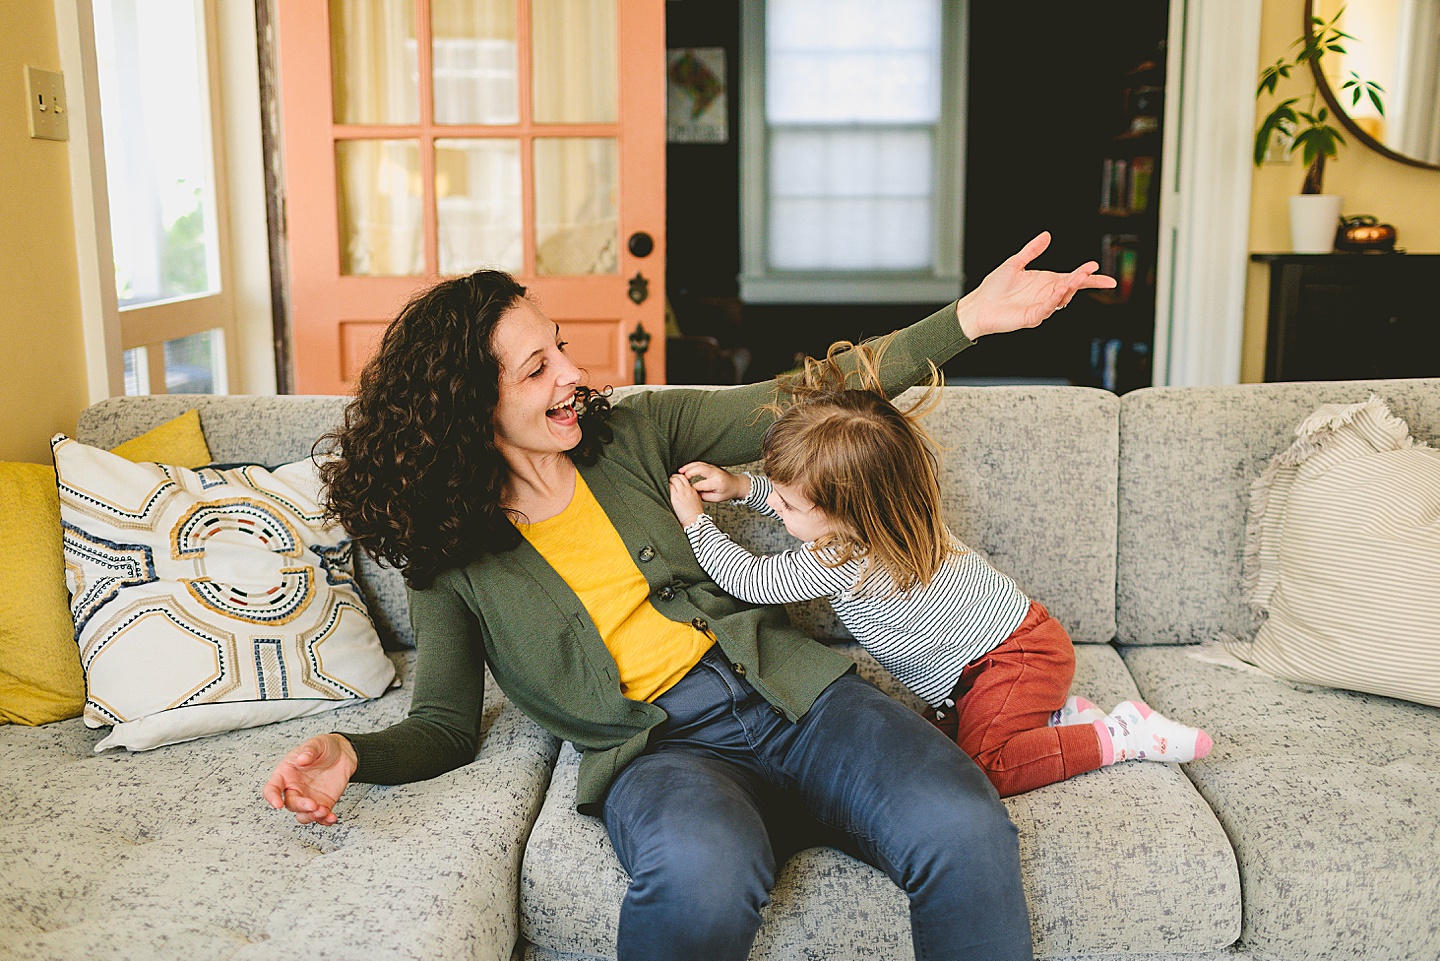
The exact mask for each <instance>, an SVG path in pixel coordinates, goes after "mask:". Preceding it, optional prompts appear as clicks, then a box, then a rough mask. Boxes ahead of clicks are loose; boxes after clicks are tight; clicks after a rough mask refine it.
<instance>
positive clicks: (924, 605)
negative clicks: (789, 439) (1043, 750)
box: [685, 476, 1030, 707]
mask: <svg viewBox="0 0 1440 961" xmlns="http://www.w3.org/2000/svg"><path fill="white" fill-rule="evenodd" d="M771 489H772V488H771V486H770V482H769V481H768V480H767V479H766V478H764V477H753V476H752V478H751V489H750V496H749V497H748V498H746V499H745V500H744V501H741V503H743V504H744V505H745V506H747V507H749V508H751V509H752V510H756V511H759V512H760V513H762V514H765V515H767V516H769V517H776V518H777V519H778V515H777V514H776V513H775V512H774V511H772V510H771V509H770V508H769V507H768V506H767V505H766V504H765V498H766V497H768V496H769V494H770V491H771ZM685 533H686V535H687V536H688V537H689V538H690V546H691V548H692V549H693V550H694V551H695V557H696V558H697V559H698V560H699V561H700V566H701V567H703V568H705V571H706V573H708V574H709V575H710V576H711V577H712V578H714V579H715V583H716V584H718V585H719V586H720V587H721V588H722V589H724V590H725V591H728V592H729V593H730V594H732V595H733V596H735V597H738V598H740V599H741V600H743V601H749V602H750V603H752V604H788V603H792V602H795V601H805V600H811V599H814V598H819V597H825V598H828V599H829V600H830V603H831V605H832V606H833V607H834V608H835V613H836V614H837V615H838V616H839V618H840V620H841V621H842V622H844V624H845V626H846V627H847V628H849V630H850V633H851V634H853V635H855V639H856V640H857V641H859V642H860V643H861V644H862V645H864V647H865V649H866V650H867V651H869V652H870V654H871V656H873V657H874V658H875V660H876V661H878V662H879V663H880V666H881V667H883V668H885V669H886V670H887V671H889V672H890V673H891V674H893V675H895V677H896V679H897V680H899V681H900V682H901V683H902V684H904V685H905V686H906V687H908V688H909V689H910V690H911V691H913V692H915V694H916V695H917V696H918V697H920V698H922V699H923V700H924V701H925V702H926V703H928V704H930V705H931V706H934V707H938V706H940V705H941V702H943V701H944V700H945V699H946V698H948V697H949V696H950V692H951V691H952V690H953V689H954V687H955V683H956V682H957V681H958V680H959V679H960V672H961V671H963V670H964V669H965V665H967V664H969V663H970V662H971V661H973V660H975V658H977V657H979V656H980V655H982V654H985V653H987V652H989V651H990V650H992V649H994V648H995V646H996V645H998V644H999V643H1000V642H1001V641H1003V640H1005V638H1007V637H1009V636H1010V635H1011V634H1012V633H1013V632H1014V631H1015V628H1017V627H1019V626H1020V622H1021V621H1023V620H1024V619H1025V614H1026V612H1027V611H1028V610H1029V607H1030V600H1029V598H1027V597H1026V596H1025V595H1024V593H1022V592H1021V590H1020V588H1019V587H1018V586H1017V585H1016V584H1015V582H1014V581H1013V580H1011V579H1010V578H1009V577H1007V576H1005V575H1004V574H1002V573H1000V572H999V571H997V570H996V569H995V568H993V567H991V566H990V564H989V563H988V562H987V561H986V560H985V559H984V558H982V557H981V556H980V555H978V554H976V553H975V552H974V551H971V550H970V549H969V548H967V547H965V545H963V544H961V543H960V542H959V541H958V540H955V541H954V543H955V546H956V547H957V548H958V549H959V550H960V551H961V553H959V554H957V555H954V556H952V557H951V558H950V559H949V560H948V561H946V563H945V564H944V565H943V566H942V567H941V568H940V570H939V572H937V573H936V575H935V577H934V579H933V580H931V581H930V583H929V584H925V585H922V586H918V587H915V588H913V589H911V590H910V591H908V592H906V593H905V594H901V595H898V596H895V597H888V598H887V597H886V596H885V595H886V594H887V593H888V592H889V588H890V583H891V582H890V581H889V577H888V575H887V574H886V573H885V572H884V571H879V572H877V573H876V574H875V576H874V577H872V578H871V582H870V584H868V585H867V586H866V589H865V592H864V594H863V595H861V596H856V595H855V594H854V593H853V591H854V588H855V585H856V583H857V582H858V581H859V579H860V574H861V565H860V563H859V562H858V561H851V562H849V563H847V564H843V565H841V566H839V567H826V566H825V565H824V564H822V563H820V559H819V558H818V557H816V555H815V552H814V551H813V550H811V549H810V545H808V544H807V545H806V546H805V548H803V549H800V550H788V551H783V552H781V553H779V554H772V555H769V556H767V557H760V556H757V555H755V554H752V553H750V551H748V550H746V549H745V548H743V547H741V546H740V545H739V544H736V543H735V542H734V541H732V540H731V539H730V538H729V537H728V536H727V535H726V534H725V532H724V531H722V530H720V528H718V527H716V526H715V522H714V521H712V520H711V519H710V517H709V516H708V515H706V514H701V515H700V517H699V518H698V519H697V520H696V521H695V523H694V524H692V525H690V526H689V527H687V528H685ZM952 540H954V538H953V536H952Z"/></svg>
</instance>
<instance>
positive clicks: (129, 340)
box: [55, 0, 275, 403]
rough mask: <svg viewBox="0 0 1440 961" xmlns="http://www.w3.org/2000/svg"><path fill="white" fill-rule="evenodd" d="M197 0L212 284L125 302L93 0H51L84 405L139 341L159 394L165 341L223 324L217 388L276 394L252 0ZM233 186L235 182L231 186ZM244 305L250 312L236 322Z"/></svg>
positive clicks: (112, 387)
mask: <svg viewBox="0 0 1440 961" xmlns="http://www.w3.org/2000/svg"><path fill="white" fill-rule="evenodd" d="M195 3H196V8H197V12H199V14H200V18H199V19H200V22H201V23H203V26H204V31H205V36H204V39H205V50H204V58H205V61H204V62H205V69H206V76H205V78H204V79H205V83H206V86H207V88H208V89H207V93H208V97H209V102H210V128H209V129H208V130H206V131H205V134H206V136H207V137H208V139H209V141H210V148H211V149H210V153H211V159H212V166H213V168H214V169H213V174H212V175H213V177H214V185H215V207H216V210H215V223H216V240H217V250H216V259H217V262H218V267H219V283H218V284H217V285H216V286H217V292H216V293H213V294H209V295H203V296H199V297H188V298H177V299H174V300H166V301H160V302H157V303H153V304H146V305H143V306H137V307H131V308H127V309H125V310H121V309H120V307H119V303H118V299H117V296H116V291H115V266H114V249H113V246H112V241H111V234H110V199H109V197H110V194H109V184H108V180H107V176H106V168H105V143H104V131H103V127H102V124H101V117H100V106H99V104H100V89H99V78H98V71H97V67H96V55H95V20H94V8H93V5H92V3H91V0H55V15H56V26H57V33H58V35H59V36H58V38H59V46H60V61H61V67H62V70H63V71H64V74H65V90H66V97H67V99H68V101H69V104H70V110H69V114H70V118H71V120H70V129H69V136H70V141H71V142H70V151H69V154H70V180H71V201H72V209H73V215H74V219H75V246H76V254H77V258H78V263H79V293H80V307H81V316H82V323H83V329H84V338H85V362H86V370H87V386H88V393H89V399H90V402H91V403H96V402H98V401H101V400H104V399H105V398H107V397H115V396H121V395H123V394H124V393H125V386H124V373H123V370H124V367H123V356H124V352H125V351H127V350H132V349H135V348H144V349H145V356H146V358H147V363H146V364H144V365H143V368H144V369H145V370H148V374H149V380H148V388H149V392H150V393H156V394H159V393H164V392H165V362H164V361H165V343H166V342H167V341H171V340H176V339H179V338H182V337H188V336H190V335H192V334H198V333H203V332H205V331H208V330H219V331H220V332H221V340H222V341H223V346H222V347H221V350H220V359H219V362H218V364H217V367H218V369H217V371H216V374H217V378H216V385H215V386H216V392H217V393H224V392H228V390H229V389H230V388H231V387H234V386H240V387H241V389H246V390H248V391H249V392H251V393H274V392H275V373H274V352H273V345H272V336H273V334H272V324H271V311H270V290H269V287H270V281H269V249H268V246H269V245H268V234H267V231H266V226H265V206H264V174H263V154H262V151H261V149H260V143H261V130H260V118H259V113H258V103H259V70H258V55H257V53H256V49H255V48H256V44H255V21H254V8H253V6H251V5H250V4H230V3H220V2H217V0H195ZM222 23H223V29H222ZM237 107H238V108H239V109H238V110H237ZM252 108H254V111H255V112H254V116H253V117H252V116H249V114H250V112H251V109H252ZM227 110H229V111H230V112H231V113H234V114H236V115H237V116H239V117H240V120H239V122H231V123H229V124H227V123H226V115H227ZM241 114H243V115H244V116H241ZM232 156H233V157H234V158H235V159H232ZM227 173H228V174H230V176H227ZM231 177H235V178H237V179H235V180H232V179H231ZM232 185H233V186H236V187H238V188H239V189H238V190H235V191H233V192H232V189H231V188H232ZM257 202H258V207H257ZM237 203H238V206H236V204H237ZM247 211H248V212H247ZM257 211H258V213H257ZM232 214H239V215H238V216H232ZM242 308H243V310H244V311H245V315H246V316H247V317H249V318H251V319H252V320H253V323H247V324H245V325H243V329H242V325H241V323H240V322H239V314H240V312H241V310H242Z"/></svg>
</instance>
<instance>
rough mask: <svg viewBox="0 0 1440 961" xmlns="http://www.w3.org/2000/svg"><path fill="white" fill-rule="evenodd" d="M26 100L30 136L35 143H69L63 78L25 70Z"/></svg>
mask: <svg viewBox="0 0 1440 961" xmlns="http://www.w3.org/2000/svg"><path fill="white" fill-rule="evenodd" d="M25 96H26V97H28V98H29V100H30V110H29V114H30V136H31V137H32V138H34V139H37V140H69V139H70V125H69V123H68V122H67V120H66V117H65V75H64V74H62V73H58V72H56V71H52V70H38V69H36V68H35V67H26V68H25Z"/></svg>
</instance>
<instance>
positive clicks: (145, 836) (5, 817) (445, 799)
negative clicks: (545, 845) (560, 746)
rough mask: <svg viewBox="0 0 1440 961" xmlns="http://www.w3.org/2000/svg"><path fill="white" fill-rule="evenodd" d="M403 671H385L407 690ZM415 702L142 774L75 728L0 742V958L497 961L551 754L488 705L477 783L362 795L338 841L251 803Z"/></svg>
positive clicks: (523, 722)
mask: <svg viewBox="0 0 1440 961" xmlns="http://www.w3.org/2000/svg"><path fill="white" fill-rule="evenodd" d="M413 657H414V655H413V653H410V654H404V655H402V654H399V653H397V654H393V655H392V658H394V659H395V661H396V663H397V667H399V669H400V670H401V673H402V675H403V676H405V677H406V678H407V679H408V677H409V674H410V667H411V664H410V663H409V661H410V660H413ZM409 700H410V697H409V687H408V682H407V686H406V687H404V688H401V689H400V690H397V691H392V692H391V693H389V694H386V695H385V696H384V697H381V698H379V699H378V700H375V701H371V702H367V703H365V704H363V705H360V706H358V707H353V708H346V709H344V711H343V715H336V714H328V715H324V716H320V717H313V718H302V719H300V720H296V721H288V722H285V723H281V724H272V725H268V726H266V727H259V728H251V729H249V730H244V731H237V732H234V733H231V734H226V735H221V736H219V737H211V738H203V739H201V740H197V741H190V742H187V743H185V744H176V745H171V746H168V747H163V748H158V749H156V750H154V751H150V752H147V753H144V754H127V753H126V752H123V751H112V752H107V753H105V754H103V755H96V754H94V753H93V748H94V744H95V742H96V741H98V740H99V739H100V738H101V737H103V736H104V733H105V732H104V731H103V730H101V731H91V730H88V729H87V728H85V727H84V725H83V724H82V723H81V722H80V721H79V720H78V719H77V720H72V721H64V722H61V723H58V724H49V725H46V726H44V727H38V728H28V727H20V726H17V725H6V726H5V727H0V865H3V866H4V868H3V881H0V887H3V891H4V899H3V901H0V957H4V958H6V959H13V961H42V959H44V961H73V959H77V958H87V959H114V961H153V959H167V961H168V959H174V961H208V959H216V961H218V959H234V961H260V959H277V961H294V959H296V958H307V959H315V958H321V959H336V961H346V959H356V958H366V959H370V958H381V959H421V958H447V959H448V958H477V959H479V958H484V959H492V961H506V959H508V958H509V956H510V952H511V947H512V945H513V944H514V941H515V937H516V916H515V904H514V892H515V887H516V883H517V877H518V872H519V866H520V855H521V850H522V846H523V844H524V839H525V836H526V834H527V832H528V830H529V826H530V824H531V822H532V821H533V819H534V817H535V814H536V811H537V809H538V806H539V800H540V796H541V792H542V791H543V789H544V785H545V782H546V778H547V776H548V772H549V769H550V766H551V764H552V762H553V760H554V757H555V752H556V747H557V745H556V742H555V740H554V739H553V738H551V737H550V736H549V735H548V734H546V733H544V732H543V731H541V730H540V728H539V727H537V726H536V725H535V724H534V723H533V722H532V721H530V720H529V719H528V718H526V717H524V716H523V715H522V714H520V712H519V711H518V710H517V709H516V708H514V707H513V706H512V705H510V704H509V703H508V702H507V701H506V700H505V698H504V697H503V695H501V694H500V692H499V691H498V689H495V688H493V686H492V687H491V690H490V691H489V697H488V698H487V715H486V725H487V730H486V734H485V738H484V741H483V745H482V748H481V752H480V755H479V757H478V759H477V760H476V761H475V763H473V764H471V765H468V766H467V767H464V768H461V769H459V770H456V771H452V772H451V773H449V774H447V775H444V776H443V777H439V778H436V779H434V780H432V781H425V782H421V783H418V784H411V785H406V786H403V787H394V788H386V787H375V786H371V785H355V786H354V787H352V788H351V789H350V790H348V791H347V792H346V793H345V795H344V797H343V798H342V799H341V802H340V804H339V805H338V807H337V812H338V813H339V815H340V818H341V820H340V823H339V824H337V825H335V826H334V827H328V828H326V827H314V826H311V827H301V826H299V825H297V824H296V823H295V822H294V820H293V819H292V818H291V817H290V816H289V815H288V814H284V813H282V812H277V811H272V810H270V808H269V807H268V806H267V805H266V804H265V803H264V802H263V801H262V800H261V798H260V794H259V791H260V785H261V784H262V783H263V782H264V780H265V778H266V777H267V776H268V775H269V772H270V769H271V768H273V767H274V765H275V762H276V761H277V760H278V759H279V758H280V757H281V755H283V754H284V753H285V752H286V751H287V750H289V749H290V748H292V747H294V746H295V745H296V744H298V743H300V741H302V740H303V739H304V738H306V737H309V736H311V735H314V734H319V733H322V732H324V731H328V730H331V729H333V728H334V726H335V725H336V724H337V723H339V722H340V721H341V720H343V722H344V725H345V726H346V727H349V728H352V729H359V728H378V727H381V726H384V725H386V724H389V723H392V722H394V721H396V720H398V719H400V718H401V717H403V716H404V714H405V711H406V709H407V707H408V705H409Z"/></svg>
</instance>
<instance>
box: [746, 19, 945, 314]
mask: <svg viewBox="0 0 1440 961" xmlns="http://www.w3.org/2000/svg"><path fill="white" fill-rule="evenodd" d="M876 3H877V6H883V0H876ZM968 6H969V0H941V50H942V52H944V54H945V56H944V58H943V62H942V65H941V77H940V83H941V88H940V104H941V107H940V120H939V123H938V124H937V125H936V127H935V133H936V136H935V157H934V170H935V195H934V199H935V209H934V217H935V220H934V231H933V235H932V236H933V237H934V244H935V250H934V264H935V266H934V269H933V270H929V271H890V270H887V271H853V270H843V271H841V270H835V271H789V270H772V269H770V267H769V266H768V263H767V259H768V258H767V256H766V237H767V236H768V232H767V224H766V199H767V195H768V193H769V191H768V186H767V185H768V183H769V180H768V172H767V170H766V154H767V150H766V147H767V140H768V136H767V125H766V121H765V0H742V2H741V5H740V62H741V71H740V77H741V83H740V299H741V300H742V301H744V302H746V303H753V304H781V303H806V304H815V303H845V304H859V303H939V302H942V301H950V300H955V299H956V298H958V297H959V296H960V292H961V289H962V287H963V286H964V279H965V278H964V275H963V273H962V271H961V262H962V256H961V254H962V244H963V242H964V237H963V224H964V219H965V218H964V214H965V211H964V203H965V192H964V184H965V104H966V102H967V101H966V69H965V62H966V59H967V54H968V50H969V46H968V30H967V25H968V23H969V10H968Z"/></svg>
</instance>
